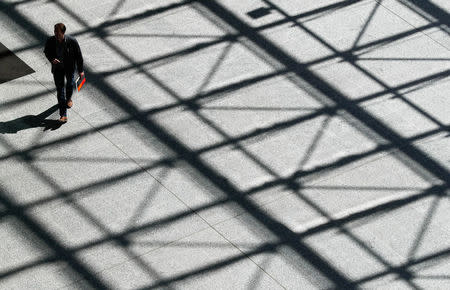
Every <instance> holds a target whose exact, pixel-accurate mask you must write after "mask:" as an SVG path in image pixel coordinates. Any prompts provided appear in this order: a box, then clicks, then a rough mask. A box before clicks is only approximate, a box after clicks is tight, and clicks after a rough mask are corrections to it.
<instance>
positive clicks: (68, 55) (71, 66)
mask: <svg viewBox="0 0 450 290" xmlns="http://www.w3.org/2000/svg"><path fill="white" fill-rule="evenodd" d="M56 41H57V40H56V37H55V36H51V37H49V38H48V39H47V42H46V43H45V49H44V53H45V56H46V57H47V59H48V60H49V61H50V62H52V60H54V59H55V58H57V57H56ZM63 54H64V57H63V59H62V60H61V59H60V61H62V62H63V63H64V70H65V71H66V72H74V71H75V67H76V68H77V70H78V73H81V72H82V71H83V55H82V54H81V49H80V46H79V45H78V42H77V40H76V39H75V38H73V37H71V36H69V35H65V36H64V52H63ZM55 69H56V67H55V65H53V64H52V73H53V72H54V70H55Z"/></svg>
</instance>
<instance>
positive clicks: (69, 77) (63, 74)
mask: <svg viewBox="0 0 450 290" xmlns="http://www.w3.org/2000/svg"><path fill="white" fill-rule="evenodd" d="M74 76H75V74H74V72H73V71H71V72H68V71H65V70H62V69H61V70H59V69H55V70H54V71H53V79H54V80H55V86H56V96H57V97H58V107H59V115H60V116H61V117H62V116H67V101H69V100H70V99H71V98H72V93H73V85H74V82H75V80H74ZM64 78H65V80H66V82H65V86H64Z"/></svg>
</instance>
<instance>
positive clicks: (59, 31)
mask: <svg viewBox="0 0 450 290" xmlns="http://www.w3.org/2000/svg"><path fill="white" fill-rule="evenodd" d="M54 32H55V37H56V39H57V40H58V41H59V42H61V41H63V40H64V33H65V32H66V26H65V25H64V24H63V23H56V24H55V31H54Z"/></svg>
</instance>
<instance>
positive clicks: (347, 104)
mask: <svg viewBox="0 0 450 290" xmlns="http://www.w3.org/2000/svg"><path fill="white" fill-rule="evenodd" d="M199 3H200V4H202V5H203V6H204V7H205V8H206V9H208V10H210V12H211V13H213V14H214V15H216V16H217V17H219V18H220V19H222V20H223V21H225V23H227V24H228V25H230V26H231V27H233V28H234V29H237V30H239V31H241V32H242V34H244V35H245V36H246V37H248V38H249V39H250V40H251V41H252V42H254V43H255V44H256V45H257V46H258V47H260V48H262V49H263V50H264V51H265V52H266V53H267V54H268V55H269V56H271V57H272V58H274V59H275V60H277V61H278V62H280V63H281V64H283V65H284V66H285V67H286V68H288V69H291V70H292V71H293V72H294V73H295V74H296V75H298V76H300V77H301V78H302V79H304V80H305V81H306V82H308V83H310V84H313V85H315V86H316V87H317V88H318V90H319V91H320V93H321V94H323V95H324V97H326V99H328V100H331V101H334V102H336V103H339V104H341V107H342V109H344V110H345V111H346V112H347V113H349V115H351V116H352V117H353V118H354V119H355V120H357V121H359V122H360V123H362V125H363V126H365V127H367V128H368V130H369V131H370V132H371V133H372V134H375V135H377V136H379V138H382V139H385V140H388V141H390V142H392V143H394V144H396V145H398V144H402V145H404V146H401V147H400V148H399V149H403V150H402V151H403V153H405V155H406V156H408V158H409V159H410V160H411V161H413V162H415V163H419V164H420V165H421V166H420V167H421V168H423V169H425V170H426V171H428V172H429V173H430V174H432V175H434V176H436V177H437V178H439V179H442V180H443V181H444V182H446V183H449V181H450V172H448V170H447V169H446V168H444V167H442V166H441V165H440V164H439V163H437V162H436V161H435V160H434V159H431V158H429V157H428V156H427V155H425V154H424V153H423V152H422V151H420V150H419V149H417V148H415V147H414V146H413V145H411V144H403V143H402V142H401V141H402V138H401V136H400V135H399V134H398V133H397V132H395V131H394V130H392V129H390V128H389V127H386V126H385V125H383V124H382V123H381V122H380V121H379V120H378V119H376V118H374V117H373V116H372V115H371V114H369V113H367V112H366V111H365V110H363V109H361V108H360V107H359V106H356V105H354V104H352V103H351V101H349V100H348V98H346V96H345V95H344V94H343V93H342V92H340V91H339V90H337V89H336V88H335V87H333V86H332V85H330V84H329V83H327V82H326V81H324V80H322V79H321V78H320V77H318V76H317V75H316V74H314V73H313V72H311V71H310V70H309V69H308V68H307V67H305V65H304V64H303V63H300V62H297V61H294V60H293V59H292V57H290V56H289V55H288V54H286V53H285V52H283V51H280V50H279V49H278V47H277V46H276V44H273V43H272V42H271V41H270V40H267V39H266V38H265V37H264V36H261V35H259V34H258V33H256V32H254V31H253V30H252V29H251V28H250V27H249V26H248V25H246V24H245V23H243V22H242V20H241V19H240V18H238V17H237V16H235V15H233V14H232V13H231V12H230V11H229V10H228V9H227V8H226V7H225V6H223V5H221V4H219V2H218V1H213V0H210V1H202V0H199ZM413 156H414V157H413Z"/></svg>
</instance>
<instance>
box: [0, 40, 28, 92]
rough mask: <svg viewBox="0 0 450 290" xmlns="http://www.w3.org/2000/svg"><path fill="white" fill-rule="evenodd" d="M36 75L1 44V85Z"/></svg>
mask: <svg viewBox="0 0 450 290" xmlns="http://www.w3.org/2000/svg"><path fill="white" fill-rule="evenodd" d="M31 73H34V70H33V69H32V68H31V67H29V66H28V65H27V64H26V63H25V62H23V61H22V60H21V59H20V58H18V57H17V56H16V55H15V54H14V53H13V52H11V51H10V50H9V49H8V48H6V46H4V45H3V44H2V43H1V42H0V84H2V83H5V82H9V81H11V80H14V79H17V78H20V77H23V76H26V75H28V74H31Z"/></svg>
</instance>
